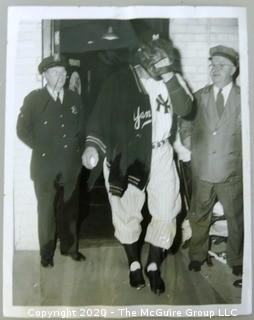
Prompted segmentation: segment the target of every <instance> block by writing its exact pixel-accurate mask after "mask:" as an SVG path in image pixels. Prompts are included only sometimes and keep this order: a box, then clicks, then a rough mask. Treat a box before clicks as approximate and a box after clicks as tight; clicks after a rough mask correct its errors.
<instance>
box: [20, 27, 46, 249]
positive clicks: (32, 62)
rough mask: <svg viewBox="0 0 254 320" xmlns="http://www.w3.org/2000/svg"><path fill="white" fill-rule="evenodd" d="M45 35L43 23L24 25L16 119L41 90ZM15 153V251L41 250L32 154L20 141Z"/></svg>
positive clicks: (21, 32) (21, 35) (21, 34)
mask: <svg viewBox="0 0 254 320" xmlns="http://www.w3.org/2000/svg"><path fill="white" fill-rule="evenodd" d="M41 34H42V32H41V21H37V22H36V21H31V22H29V21H26V22H22V23H21V24H20V28H19V33H18V41H17V51H16V64H15V84H14V85H15V100H16V103H15V105H16V119H17V115H18V112H19V109H20V107H21V106H22V102H23V98H24V97H25V96H26V95H27V94H28V93H29V92H30V91H31V90H33V89H36V88H39V87H41V77H40V76H39V74H38V73H37V66H38V64H39V62H40V60H41V52H42V38H41ZM16 119H15V121H16ZM14 153H15V155H14V157H15V160H14V221H15V248H16V249H18V250H22V249H37V248H38V240H37V209H36V200H35V194H34V189H33V184H32V181H31V179H30V171H29V170H30V168H29V165H30V156H31V150H30V149H29V148H28V147H27V146H26V145H24V144H23V143H22V142H21V141H20V140H19V139H18V138H17V137H16V138H15V150H14Z"/></svg>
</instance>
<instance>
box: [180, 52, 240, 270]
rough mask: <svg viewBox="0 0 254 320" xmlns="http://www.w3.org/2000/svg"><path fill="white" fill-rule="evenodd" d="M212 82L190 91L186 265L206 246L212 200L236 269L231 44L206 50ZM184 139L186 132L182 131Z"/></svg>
mask: <svg viewBox="0 0 254 320" xmlns="http://www.w3.org/2000/svg"><path fill="white" fill-rule="evenodd" d="M210 62H211V64H210V75H211V79H212V85H208V86H206V87H204V88H202V89H201V90H199V91H198V92H197V93H196V94H195V99H196V114H195V119H194V121H193V122H192V126H191V128H192V130H191V151H192V175H193V196H192V202H191V209H190V217H189V218H190V224H191V228H192V239H191V242H190V250H189V256H190V260H191V261H190V264H189V270H194V271H200V270H201V266H202V263H203V262H204V261H205V260H206V258H207V254H208V246H209V226H210V222H211V217H212V209H213V206H214V204H215V202H216V201H217V200H219V201H220V202H221V204H222V206H223V209H224V214H225V216H226V219H227V225H228V239H227V249H226V255H227V263H228V265H229V266H230V267H231V268H232V271H233V274H235V275H241V274H242V258H243V186H242V146H241V105H240V88H239V87H238V86H237V85H236V84H235V83H234V82H233V79H234V77H235V75H236V73H237V72H238V54H237V52H236V51H235V50H233V49H232V48H228V47H225V46H216V47H213V48H211V49H210ZM182 133H183V136H185V137H184V140H185V138H186V137H187V136H188V134H186V132H185V133H184V130H183V132H182Z"/></svg>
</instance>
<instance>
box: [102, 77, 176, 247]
mask: <svg viewBox="0 0 254 320" xmlns="http://www.w3.org/2000/svg"><path fill="white" fill-rule="evenodd" d="M141 85H142V86H143V89H144V90H145V92H146V93H148V94H149V101H150V105H151V117H149V119H148V120H147V119H146V118H144V117H143V116H142V114H141V113H140V110H139V108H137V111H136V112H134V114H133V122H134V123H133V125H134V127H135V128H136V129H138V128H139V127H140V126H144V125H149V126H150V125H151V127H152V144H151V147H152V154H151V167H150V172H149V177H148V181H147V185H146V188H143V189H142V190H139V189H138V188H136V186H135V177H133V176H130V177H129V184H128V187H127V189H126V191H125V192H124V194H123V196H122V197H121V198H120V197H118V196H116V195H112V194H111V193H110V192H109V183H108V176H109V168H108V167H107V162H106V161H105V162H104V177H105V181H106V187H107V190H108V194H109V200H110V204H111V208H112V216H113V224H114V227H115V236H116V238H117V239H118V240H119V241H120V242H121V243H127V244H128V243H133V242H136V241H137V240H138V239H139V236H140V233H141V226H140V222H141V220H142V214H141V209H142V207H143V205H144V202H145V190H146V192H147V194H148V208H149V211H150V214H151V215H152V221H151V223H150V224H149V226H148V229H147V232H146V237H145V240H146V241H147V242H149V243H151V244H153V245H155V246H158V247H161V248H164V249H169V248H170V246H171V244H172V242H173V239H174V236H175V231H176V221H175V217H176V215H177V214H178V213H179V211H180V208H181V198H180V194H179V180H178V176H177V172H176V168H175V163H174V160H173V148H172V146H171V145H170V143H169V141H168V138H169V137H170V129H171V126H172V115H173V109H172V103H171V101H170V96H169V95H168V91H167V88H166V86H165V84H164V83H163V82H162V81H155V80H153V79H151V78H148V79H145V78H142V79H141ZM142 118H143V119H142Z"/></svg>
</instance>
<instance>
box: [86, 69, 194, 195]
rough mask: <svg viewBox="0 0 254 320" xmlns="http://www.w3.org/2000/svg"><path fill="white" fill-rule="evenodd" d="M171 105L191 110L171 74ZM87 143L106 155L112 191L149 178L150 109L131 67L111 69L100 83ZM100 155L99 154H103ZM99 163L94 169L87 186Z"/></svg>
mask: <svg viewBox="0 0 254 320" xmlns="http://www.w3.org/2000/svg"><path fill="white" fill-rule="evenodd" d="M166 85H167V88H168V90H169V92H170V98H171V101H172V105H173V109H174V111H175V112H176V114H178V115H183V116H184V115H186V114H188V113H189V112H190V110H191V107H192V101H191V99H190V97H189V96H188V95H187V94H186V92H185V90H184V89H183V88H182V87H181V86H180V84H179V82H178V80H177V78H176V77H175V76H174V77H173V78H172V79H171V80H170V81H169V82H168V83H167V84H166ZM86 146H94V147H96V148H97V150H98V151H99V152H100V153H101V155H102V156H103V157H106V159H107V165H108V167H109V169H110V173H109V185H110V192H111V193H112V194H113V195H117V196H122V194H123V193H124V191H125V190H126V188H127V185H128V183H131V184H133V185H135V186H136V187H138V188H139V189H141V190H142V189H143V188H144V187H145V186H146V184H147V181H148V177H149V172H150V163H151V153H152V111H151V106H150V101H149V95H147V94H145V93H144V91H143V90H142V87H141V85H140V82H139V80H138V77H137V76H136V74H135V71H134V70H133V68H132V67H129V66H127V67H125V68H122V69H121V70H119V71H117V72H116V73H114V74H113V75H112V76H111V77H110V78H109V79H108V80H107V81H106V83H105V85H104V86H103V88H102V90H101V92H100V94H99V96H98V99H97V102H96V104H95V107H94V110H93V112H92V115H91V117H90V119H89V121H88V127H87V137H86ZM103 157H102V158H103ZM99 172H101V165H99V166H97V168H96V169H94V170H93V173H92V174H91V176H90V179H89V184H90V186H91V185H92V184H93V182H94V181H95V180H96V177H97V176H98V174H99Z"/></svg>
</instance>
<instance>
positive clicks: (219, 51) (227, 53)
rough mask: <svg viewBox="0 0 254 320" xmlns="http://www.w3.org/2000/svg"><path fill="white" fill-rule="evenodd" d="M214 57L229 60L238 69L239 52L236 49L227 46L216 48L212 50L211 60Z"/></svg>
mask: <svg viewBox="0 0 254 320" xmlns="http://www.w3.org/2000/svg"><path fill="white" fill-rule="evenodd" d="M214 56H220V57H224V58H227V59H229V60H230V61H232V62H233V64H234V65H235V66H236V67H238V60H239V56H238V52H236V51H235V50H234V49H232V48H229V47H225V46H216V47H213V48H211V49H210V59H211V58H212V57H214Z"/></svg>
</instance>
